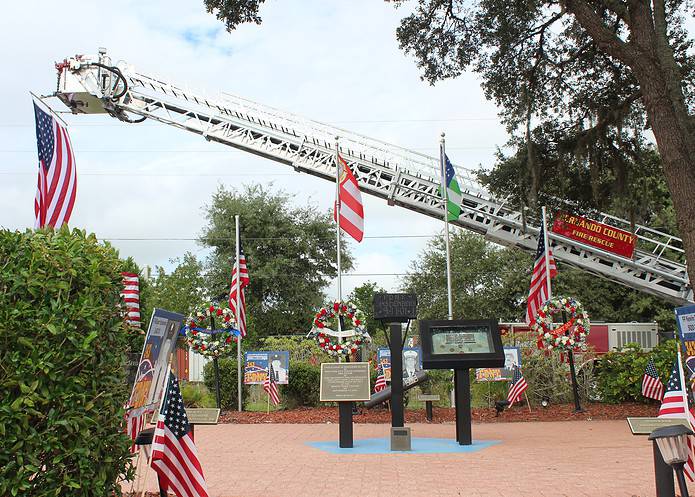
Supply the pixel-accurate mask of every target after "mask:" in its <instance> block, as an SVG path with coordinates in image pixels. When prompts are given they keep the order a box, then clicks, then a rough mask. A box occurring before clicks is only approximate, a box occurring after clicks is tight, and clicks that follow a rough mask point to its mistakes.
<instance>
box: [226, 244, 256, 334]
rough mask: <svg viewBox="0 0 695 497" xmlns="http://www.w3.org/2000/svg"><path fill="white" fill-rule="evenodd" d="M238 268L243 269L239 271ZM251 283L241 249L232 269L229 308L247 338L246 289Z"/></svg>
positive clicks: (240, 330)
mask: <svg viewBox="0 0 695 497" xmlns="http://www.w3.org/2000/svg"><path fill="white" fill-rule="evenodd" d="M237 268H241V269H240V270H239V271H237ZM239 274H241V278H240V280H239V291H240V295H239V309H237V305H236V304H237V298H236V296H237V277H238V275H239ZM250 282H251V280H250V279H249V269H248V268H247V267H246V256H245V255H244V249H242V248H241V247H239V260H238V261H237V264H235V265H234V268H233V269H232V285H231V287H230V289H229V308H230V309H231V310H232V312H233V313H234V317H235V318H236V320H237V325H238V326H239V332H240V333H241V336H242V337H245V336H246V296H245V295H244V294H245V292H244V288H246V287H247V286H248V285H249V283H250Z"/></svg>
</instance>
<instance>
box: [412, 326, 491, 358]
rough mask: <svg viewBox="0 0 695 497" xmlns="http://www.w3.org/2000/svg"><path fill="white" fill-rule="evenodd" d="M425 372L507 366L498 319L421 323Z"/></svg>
mask: <svg viewBox="0 0 695 497" xmlns="http://www.w3.org/2000/svg"><path fill="white" fill-rule="evenodd" d="M419 327H420V341H421V343H422V365H423V367H424V368H425V369H471V368H491V367H497V368H499V367H503V366H504V360H505V357H504V349H503V347H502V338H501V337H500V332H499V328H498V326H497V320H495V319H487V320H470V321H469V320H437V321H429V320H422V321H420V322H419Z"/></svg>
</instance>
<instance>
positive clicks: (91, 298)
mask: <svg viewBox="0 0 695 497" xmlns="http://www.w3.org/2000/svg"><path fill="white" fill-rule="evenodd" d="M0 266H1V267H2V270H0V323H2V324H0V343H1V344H2V345H1V346H0V364H2V367H3V374H2V375H0V385H1V390H2V395H0V437H1V438H2V445H3V449H2V450H0V495H7V496H9V495H13V496H14V495H22V496H48V495H52V496H56V495H71V496H104V495H111V494H112V493H113V492H117V493H119V494H120V486H119V485H118V484H117V483H116V481H117V479H118V478H119V476H121V475H124V476H127V477H132V476H133V468H132V465H131V462H130V454H129V452H128V448H129V446H130V441H129V439H128V437H126V436H125V434H124V433H123V431H124V430H123V428H124V427H123V424H122V420H123V415H124V411H123V404H124V403H125V401H126V400H127V398H128V393H129V391H128V386H127V385H126V381H125V370H124V367H123V366H124V363H125V360H126V351H127V348H128V337H127V333H126V331H125V327H124V325H123V319H122V317H121V314H120V297H119V289H120V287H121V277H120V274H119V268H120V262H119V260H118V256H117V253H116V251H115V250H114V249H113V248H111V247H110V246H108V245H100V244H99V243H98V242H97V239H96V238H95V237H94V235H89V236H87V235H86V234H85V233H84V232H82V231H79V230H74V231H73V232H70V231H69V230H68V229H67V228H63V229H61V230H58V231H52V230H50V231H36V232H31V231H27V232H25V233H19V232H10V231H0Z"/></svg>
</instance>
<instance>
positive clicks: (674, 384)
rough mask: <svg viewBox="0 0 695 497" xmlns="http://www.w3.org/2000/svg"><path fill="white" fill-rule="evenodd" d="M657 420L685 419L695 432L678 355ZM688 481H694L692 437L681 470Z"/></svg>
mask: <svg viewBox="0 0 695 497" xmlns="http://www.w3.org/2000/svg"><path fill="white" fill-rule="evenodd" d="M658 417H659V418H681V419H687V420H688V423H689V424H690V429H691V430H693V431H695V416H694V415H693V410H692V409H691V408H689V406H688V393H687V392H686V390H685V384H684V382H683V368H682V366H681V364H680V354H679V355H678V359H677V360H676V362H675V363H674V364H673V370H672V371H671V376H670V377H669V379H668V383H667V384H666V392H665V393H664V399H663V400H662V401H661V407H660V408H659V415H658ZM683 470H684V471H685V475H686V476H687V477H688V479H689V480H690V481H695V442H694V440H693V437H692V436H689V437H688V460H687V461H686V463H685V467H684V468H683Z"/></svg>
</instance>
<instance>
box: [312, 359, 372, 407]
mask: <svg viewBox="0 0 695 497" xmlns="http://www.w3.org/2000/svg"><path fill="white" fill-rule="evenodd" d="M320 391H321V395H320V399H321V402H344V401H359V400H369V398H370V396H371V389H370V387H369V363H368V362H338V363H335V362H324V363H322V364H321V387H320Z"/></svg>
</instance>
